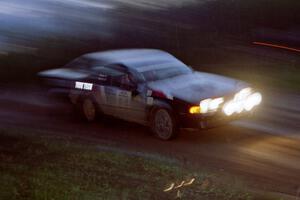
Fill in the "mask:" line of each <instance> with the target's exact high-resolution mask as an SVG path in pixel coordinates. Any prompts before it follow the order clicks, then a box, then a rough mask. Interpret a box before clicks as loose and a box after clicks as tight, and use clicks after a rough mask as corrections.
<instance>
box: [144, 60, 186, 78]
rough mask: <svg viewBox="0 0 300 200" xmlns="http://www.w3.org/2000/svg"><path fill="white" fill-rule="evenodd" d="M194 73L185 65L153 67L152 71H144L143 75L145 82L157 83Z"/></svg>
mask: <svg viewBox="0 0 300 200" xmlns="http://www.w3.org/2000/svg"><path fill="white" fill-rule="evenodd" d="M189 73H192V70H191V69H190V68H188V67H187V66H185V65H179V64H176V65H169V66H163V67H157V68H155V67H153V68H152V69H151V68H150V69H148V70H145V71H142V72H141V74H142V76H143V78H144V80H145V81H147V82H148V81H157V80H163V79H167V78H171V77H174V76H180V75H184V74H189Z"/></svg>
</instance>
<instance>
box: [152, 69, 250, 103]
mask: <svg viewBox="0 0 300 200" xmlns="http://www.w3.org/2000/svg"><path fill="white" fill-rule="evenodd" d="M247 86H248V84H247V83H245V82H242V81H239V80H236V79H232V78H229V77H225V76H220V75H216V74H210V73H204V72H194V73H191V74H186V75H181V76H176V77H172V78H169V79H164V80H159V81H155V82H150V83H149V84H148V87H149V88H150V89H152V90H155V91H160V92H163V93H164V94H165V95H166V96H167V97H168V98H171V99H172V98H178V99H180V100H183V101H187V102H189V103H193V104H194V103H195V104H197V103H199V102H200V101H201V100H203V99H206V98H214V97H222V96H227V95H231V94H234V93H236V92H238V91H239V90H241V89H242V88H244V87H247Z"/></svg>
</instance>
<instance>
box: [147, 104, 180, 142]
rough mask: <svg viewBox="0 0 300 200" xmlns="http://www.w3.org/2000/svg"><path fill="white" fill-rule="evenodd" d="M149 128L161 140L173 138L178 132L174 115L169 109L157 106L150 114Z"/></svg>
mask: <svg viewBox="0 0 300 200" xmlns="http://www.w3.org/2000/svg"><path fill="white" fill-rule="evenodd" d="M150 126H151V130H152V132H153V133H154V135H155V136H156V137H157V138H159V139H161V140H171V139H174V138H175V137H176V136H177V135H178V132H179V128H178V125H177V122H176V120H175V117H174V115H173V113H172V111H171V110H169V109H166V108H157V109H155V110H154V111H153V113H152V115H151V125H150Z"/></svg>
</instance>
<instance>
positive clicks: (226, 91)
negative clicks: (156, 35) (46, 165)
mask: <svg viewBox="0 0 300 200" xmlns="http://www.w3.org/2000/svg"><path fill="white" fill-rule="evenodd" d="M38 75H39V77H40V78H41V79H42V80H43V82H44V83H46V84H47V85H48V86H50V87H52V88H55V89H57V90H60V91H64V92H65V93H66V94H68V95H69V97H70V100H71V102H72V103H73V104H75V105H77V106H78V107H80V108H81V111H82V112H81V113H82V114H83V116H84V117H85V118H86V119H87V120H88V121H92V120H94V119H95V117H96V115H97V114H105V115H110V116H114V117H117V118H121V119H124V120H127V121H132V122H136V123H139V124H143V125H146V126H149V127H151V130H152V131H153V132H154V134H155V135H156V136H157V137H159V138H160V139H163V140H169V139H171V138H174V137H175V136H176V135H177V133H178V131H179V129H180V128H201V129H205V128H211V127H215V126H218V125H220V124H224V123H226V122H229V121H231V120H234V119H238V118H240V117H242V116H244V115H247V114H248V113H250V112H252V111H253V108H255V107H256V106H257V105H259V104H260V102H261V98H262V97H261V94H260V93H259V92H257V91H255V90H254V89H253V88H251V87H250V86H249V85H248V84H247V83H245V82H242V81H239V80H235V79H232V78H228V77H224V76H219V75H215V74H210V73H204V72H197V71H193V70H192V69H191V68H189V67H187V66H186V65H185V64H184V63H182V62H181V61H179V60H178V59H176V58H175V57H174V56H172V55H170V54H169V53H167V52H164V51H161V50H155V49H124V50H112V51H104V52H96V53H89V54H85V55H83V56H81V57H79V58H77V59H75V60H74V61H72V62H70V63H69V64H67V65H66V66H65V67H63V68H58V69H52V70H47V71H42V72H40V73H39V74H38Z"/></svg>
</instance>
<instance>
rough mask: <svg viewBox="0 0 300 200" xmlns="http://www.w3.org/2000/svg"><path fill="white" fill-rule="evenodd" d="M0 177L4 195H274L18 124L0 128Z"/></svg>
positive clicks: (173, 197) (1, 197) (219, 178)
mask: <svg viewBox="0 0 300 200" xmlns="http://www.w3.org/2000/svg"><path fill="white" fill-rule="evenodd" d="M193 180H194V181H193ZM182 181H185V182H184V183H183V182H182ZM0 182H1V184H0V199H31V200H34V199H51V200H52V199H151V200H152V199H175V198H178V199H274V198H273V197H267V196H261V195H260V196H258V195H256V194H253V193H251V192H248V190H247V187H246V186H244V185H243V184H242V183H241V182H240V181H238V180H237V179H236V178H232V177H229V178H228V177H226V178H224V177H220V176H218V175H216V174H214V173H208V172H199V171H198V172H197V171H195V170H189V169H186V168H184V167H182V166H181V165H180V164H179V163H171V162H170V161H169V162H167V161H162V160H154V159H146V158H143V157H138V156H132V155H128V154H125V153H124V154H123V153H120V152H113V151H111V152H108V151H99V148H97V145H96V144H93V143H90V142H84V141H82V140H78V139H74V138H70V137H68V136H63V135H59V136H57V135H53V134H49V133H47V132H45V131H36V130H34V131H33V130H26V131H23V130H19V129H16V128H14V129H4V128H1V129H0ZM173 184H174V185H173ZM172 185H173V187H171V188H172V189H170V190H169V191H164V190H165V189H167V188H169V187H170V186H172ZM180 185H182V186H181V187H179V186H180ZM176 187H177V188H176Z"/></svg>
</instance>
